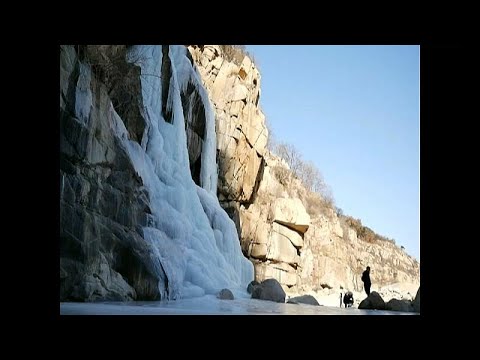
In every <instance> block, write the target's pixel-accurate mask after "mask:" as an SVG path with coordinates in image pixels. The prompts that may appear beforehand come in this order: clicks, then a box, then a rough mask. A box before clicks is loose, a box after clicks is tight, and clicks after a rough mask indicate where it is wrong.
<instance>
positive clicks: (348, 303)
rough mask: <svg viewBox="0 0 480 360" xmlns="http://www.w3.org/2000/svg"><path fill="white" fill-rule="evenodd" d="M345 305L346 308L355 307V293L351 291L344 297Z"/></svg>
mask: <svg viewBox="0 0 480 360" xmlns="http://www.w3.org/2000/svg"><path fill="white" fill-rule="evenodd" d="M343 303H344V304H345V307H346V308H347V307H352V306H353V293H352V292H351V291H347V292H346V293H345V296H344V297H343Z"/></svg>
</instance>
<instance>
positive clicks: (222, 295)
mask: <svg viewBox="0 0 480 360" xmlns="http://www.w3.org/2000/svg"><path fill="white" fill-rule="evenodd" d="M217 298H219V299H221V300H233V299H235V298H234V296H233V293H232V292H231V291H230V290H228V289H222V290H220V292H219V293H218V294H217Z"/></svg>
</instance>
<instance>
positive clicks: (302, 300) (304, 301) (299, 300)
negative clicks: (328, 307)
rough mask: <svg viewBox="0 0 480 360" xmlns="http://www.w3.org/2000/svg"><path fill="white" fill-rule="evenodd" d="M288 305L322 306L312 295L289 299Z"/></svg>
mask: <svg viewBox="0 0 480 360" xmlns="http://www.w3.org/2000/svg"><path fill="white" fill-rule="evenodd" d="M287 304H297V305H298V304H308V305H316V306H320V304H319V303H318V301H317V299H315V298H314V297H313V296H312V295H302V296H296V297H293V298H290V299H288V301H287Z"/></svg>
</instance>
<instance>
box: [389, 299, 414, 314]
mask: <svg viewBox="0 0 480 360" xmlns="http://www.w3.org/2000/svg"><path fill="white" fill-rule="evenodd" d="M385 310H391V311H403V312H411V311H413V306H412V302H411V301H409V300H398V299H391V300H390V301H389V302H387V303H386V304H385Z"/></svg>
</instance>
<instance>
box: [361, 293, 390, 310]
mask: <svg viewBox="0 0 480 360" xmlns="http://www.w3.org/2000/svg"><path fill="white" fill-rule="evenodd" d="M358 308H359V309H371V310H373V309H376V310H385V301H383V299H382V297H381V296H380V294H379V293H377V292H376V291H372V292H371V293H370V295H368V297H367V298H366V299H364V300H362V302H361V303H360V305H358Z"/></svg>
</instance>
